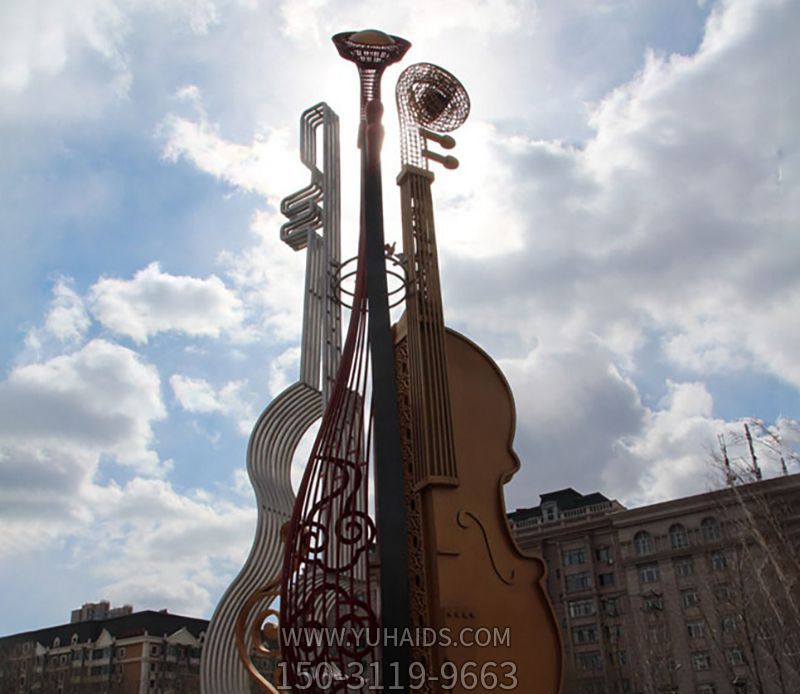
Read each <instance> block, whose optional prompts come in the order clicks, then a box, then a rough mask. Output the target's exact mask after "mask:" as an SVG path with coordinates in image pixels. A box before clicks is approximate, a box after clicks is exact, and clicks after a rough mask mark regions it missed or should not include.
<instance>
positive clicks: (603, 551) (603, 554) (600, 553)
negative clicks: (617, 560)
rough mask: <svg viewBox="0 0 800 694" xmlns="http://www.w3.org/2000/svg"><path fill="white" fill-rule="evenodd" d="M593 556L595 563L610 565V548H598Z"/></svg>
mask: <svg viewBox="0 0 800 694" xmlns="http://www.w3.org/2000/svg"><path fill="white" fill-rule="evenodd" d="M594 556H595V559H597V561H604V562H607V563H609V564H610V563H611V547H598V548H597V549H596V550H595V551H594Z"/></svg>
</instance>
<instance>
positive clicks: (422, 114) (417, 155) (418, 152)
mask: <svg viewBox="0 0 800 694" xmlns="http://www.w3.org/2000/svg"><path fill="white" fill-rule="evenodd" d="M396 97H397V110H398V113H399V117H400V160H401V162H402V164H403V165H404V166H405V165H411V166H416V167H418V168H421V169H427V168H428V160H429V159H432V160H434V161H437V162H439V163H440V164H443V165H444V166H445V167H446V168H455V167H456V166H458V161H457V160H456V159H455V158H454V157H442V156H441V155H439V154H437V153H435V152H432V151H430V150H429V149H428V148H427V141H428V140H433V141H434V142H437V143H438V144H440V145H441V146H442V147H444V148H445V149H452V148H453V146H455V140H453V138H452V137H450V136H448V135H443V133H449V132H452V131H453V130H455V129H456V128H458V127H460V126H461V125H462V124H463V123H464V121H465V120H467V116H469V111H470V101H469V95H468V94H467V90H466V89H464V86H463V85H462V84H461V82H459V80H458V78H456V77H455V76H454V75H453V74H452V73H450V72H448V71H447V70H445V69H444V68H442V67H439V66H438V65H433V64H432V63H414V65H409V66H408V67H407V68H406V69H405V70H403V72H401V73H400V77H399V78H398V79H397V87H396Z"/></svg>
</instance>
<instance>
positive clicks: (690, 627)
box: [686, 619, 706, 639]
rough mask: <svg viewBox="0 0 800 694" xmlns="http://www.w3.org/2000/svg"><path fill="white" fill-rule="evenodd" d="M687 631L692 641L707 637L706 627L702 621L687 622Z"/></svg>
mask: <svg viewBox="0 0 800 694" xmlns="http://www.w3.org/2000/svg"><path fill="white" fill-rule="evenodd" d="M686 630H687V631H688V632H689V638H690V639H702V638H703V637H704V636H705V635H706V625H705V624H704V623H703V621H702V620H700V619H697V620H694V621H691V622H686Z"/></svg>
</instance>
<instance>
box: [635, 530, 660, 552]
mask: <svg viewBox="0 0 800 694" xmlns="http://www.w3.org/2000/svg"><path fill="white" fill-rule="evenodd" d="M633 546H634V549H635V550H636V554H638V555H639V556H642V555H644V554H652V553H653V552H655V549H656V546H655V543H654V542H653V536H652V535H651V534H650V533H648V532H647V531H646V530H640V531H639V532H638V533H636V535H635V536H634V538H633Z"/></svg>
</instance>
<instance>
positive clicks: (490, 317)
mask: <svg viewBox="0 0 800 694" xmlns="http://www.w3.org/2000/svg"><path fill="white" fill-rule="evenodd" d="M799 26H800V9H798V6H797V5H796V3H791V2H780V1H779V0H776V1H775V2H769V3H759V2H751V1H749V0H739V1H736V2H734V1H730V2H724V3H721V4H720V5H719V6H718V7H717V9H716V10H715V11H714V13H713V14H712V17H711V18H710V20H709V23H708V26H707V28H706V34H705V38H704V40H703V42H702V45H701V47H700V48H699V50H698V52H697V53H695V54H693V55H688V56H686V55H677V54H676V55H668V56H658V55H656V54H655V53H652V52H651V53H649V54H648V55H647V56H646V60H645V65H644V67H643V68H642V69H641V71H640V72H639V73H638V74H637V75H636V76H635V77H634V78H633V79H632V80H630V81H629V82H626V83H625V84H622V85H620V86H619V87H618V88H616V89H614V90H613V91H612V92H611V93H610V94H609V95H608V96H606V97H605V98H604V99H602V100H601V101H600V102H599V103H597V104H596V105H595V106H594V107H593V111H592V114H593V115H592V119H591V124H592V126H593V127H594V129H595V133H594V135H593V136H591V137H590V138H588V140H587V141H586V143H585V144H584V145H582V146H579V147H578V146H573V145H568V144H559V143H555V142H544V141H539V140H536V139H532V138H526V137H521V136H519V135H516V134H514V133H513V132H512V129H511V128H510V127H503V128H498V129H497V131H496V133H495V135H494V137H493V138H492V145H491V147H490V150H489V151H490V155H491V156H490V157H489V158H488V160H487V163H486V164H485V165H484V166H483V168H485V169H487V170H490V171H495V170H499V171H502V170H504V169H505V170H506V171H507V172H508V175H505V177H504V176H503V175H501V177H500V179H499V180H500V181H501V183H502V189H503V195H502V198H501V199H502V203H503V205H504V206H505V207H506V208H508V209H509V210H510V212H509V214H508V216H507V219H510V220H511V223H512V224H515V228H514V229H513V230H512V231H511V232H509V231H508V230H507V229H506V223H504V220H503V218H502V217H498V223H497V224H496V225H491V224H488V223H486V222H483V223H482V224H481V226H482V227H484V228H485V232H484V237H485V238H484V242H483V243H484V246H485V250H484V251H483V252H482V255H483V256H484V257H482V258H470V257H464V256H463V253H462V252H461V249H460V243H461V240H460V238H459V234H458V233H452V232H451V231H449V230H451V229H455V230H460V229H461V228H462V227H464V226H466V227H467V228H469V227H468V222H467V223H456V222H457V220H456V218H455V217H452V216H450V212H449V210H448V209H447V206H446V205H445V204H442V203H440V204H439V208H440V210H441V212H440V214H439V215H438V219H439V222H438V224H437V227H438V229H437V232H438V237H439V239H440V243H441V244H442V246H443V247H444V253H443V258H444V261H445V267H444V270H443V279H444V283H445V288H446V290H447V291H448V292H449V295H448V297H447V298H448V302H447V304H448V305H447V311H448V315H449V316H450V317H451V319H455V320H456V321H457V322H458V323H463V324H465V325H466V326H468V331H469V332H473V334H475V332H477V333H478V334H479V335H483V336H486V337H487V338H488V339H489V340H490V341H494V342H495V343H498V344H504V345H505V346H506V349H508V344H509V342H511V344H513V346H514V348H515V349H516V351H517V352H518V353H519V352H520V351H523V350H525V351H527V349H529V346H530V345H531V344H541V345H543V346H544V347H545V349H546V350H547V351H549V352H555V351H559V350H565V351H570V350H575V349H578V350H580V349H583V347H582V346H581V345H582V342H583V341H584V340H585V338H586V335H587V334H591V335H595V336H597V339H598V341H599V342H600V344H602V345H604V346H605V347H607V348H609V349H612V350H614V352H615V361H616V363H617V364H619V365H620V366H624V367H625V368H626V370H628V371H629V372H631V373H632V372H634V371H635V369H636V366H637V350H639V349H642V348H643V347H645V346H646V345H648V344H649V343H651V342H656V343H660V347H661V348H662V349H663V354H664V356H666V357H667V359H668V360H670V362H671V366H673V367H679V368H682V369H689V370H692V371H694V372H695V373H696V374H697V376H698V377H702V376H704V375H705V374H711V373H726V372H727V373H730V372H732V371H736V370H741V369H753V370H762V371H765V372H768V373H770V374H773V375H775V376H777V377H778V378H780V379H783V380H784V381H786V382H788V383H790V384H792V385H794V386H798V385H800V366H798V362H797V359H796V358H794V357H793V356H792V355H796V354H797V353H798V350H800V328H799V327H798V322H797V321H796V320H792V318H791V316H792V315H793V313H796V307H797V305H798V303H800V279H798V275H797V273H796V267H797V263H798V260H800V257H798V253H797V248H798V246H797V243H796V238H795V237H796V233H795V232H796V230H795V229H794V226H795V225H794V222H793V221H792V220H795V219H797V218H798V217H800V185H798V179H797V177H796V175H794V174H793V173H790V172H794V171H795V169H796V167H797V157H796V156H794V155H787V153H788V152H795V151H800V149H799V148H798V145H800V127H798V125H797V119H796V118H794V117H793V115H792V114H794V113H796V112H797V111H798V110H800V88H798V87H797V81H796V80H795V79H794V77H793V74H792V68H791V66H792V65H794V64H795V63H796V62H797V61H798V60H800V44H798V43H797V42H796V41H794V40H792V39H791V38H790V34H792V33H793V32H794V31H795V30H796V29H797V28H798V27H799ZM743 94H746V95H747V97H746V98H743ZM779 154H780V156H779ZM465 158H467V156H466V155H465ZM789 160H791V164H789V163H788V161H789ZM779 166H780V167H781V172H782V173H781V176H780V178H779V177H778V175H777V171H778V167H779ZM459 175H460V174H459V173H458V172H456V174H454V175H453V179H454V180H455V179H456V178H458V176H459ZM439 185H440V183H439V182H438V181H437V183H436V186H437V189H436V190H437V192H438V186H439ZM456 187H457V184H456ZM477 189H478V188H476V190H477ZM495 197H497V196H495ZM438 199H439V198H438V197H437V200H438ZM469 216H470V215H467V217H469ZM520 220H522V221H520ZM509 234H511V235H512V236H513V235H517V236H518V238H519V239H520V245H519V247H518V248H516V250H515V252H514V253H513V254H506V255H503V256H501V257H499V258H496V259H492V258H491V257H490V256H491V254H492V253H493V252H494V249H493V248H492V246H493V245H494V241H493V239H495V238H497V237H501V238H503V239H505V238H507V237H508V236H509ZM476 249H477V250H478V252H480V246H479V245H476ZM479 277H480V278H481V281H480V282H478V281H476V278H479ZM613 326H619V327H617V328H614V327H613ZM615 330H616V333H615V332H614V331H615ZM620 330H622V332H620ZM610 331H611V332H610ZM498 336H502V340H500V338H499V337H498Z"/></svg>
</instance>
